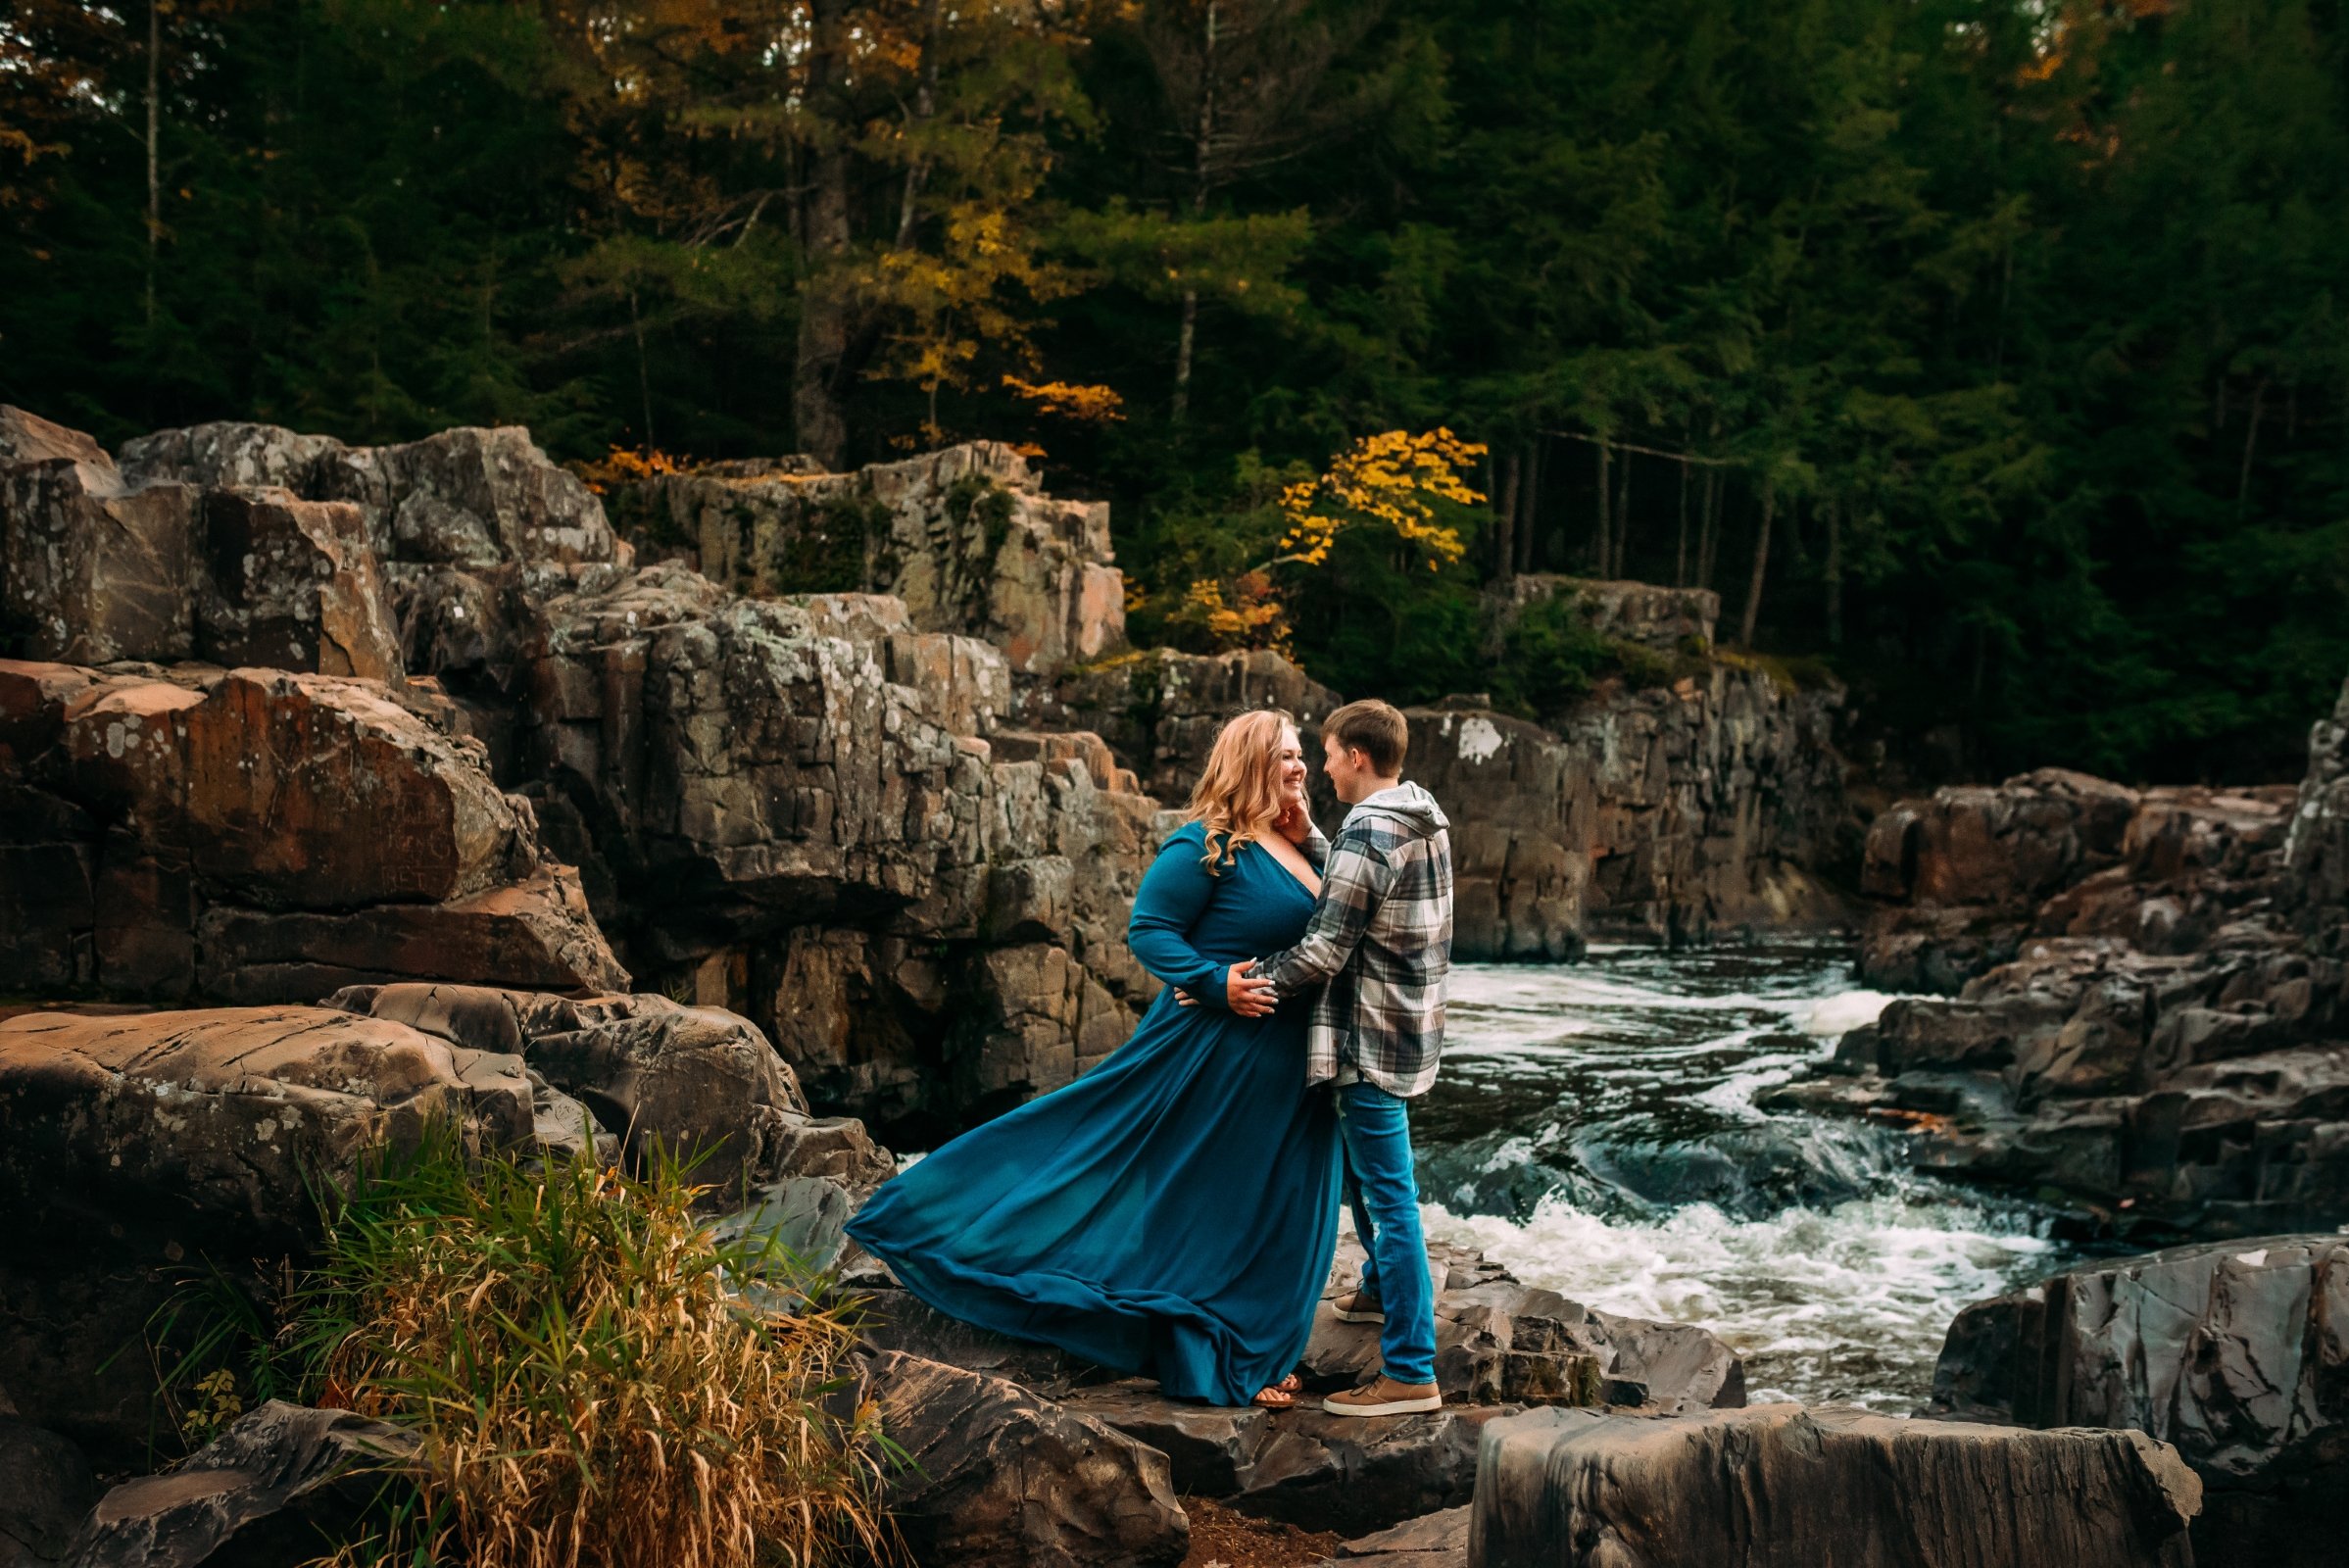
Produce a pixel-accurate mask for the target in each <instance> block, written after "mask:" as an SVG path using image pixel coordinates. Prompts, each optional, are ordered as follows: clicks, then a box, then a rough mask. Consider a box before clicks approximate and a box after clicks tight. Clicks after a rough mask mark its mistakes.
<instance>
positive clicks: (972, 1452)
mask: <svg viewBox="0 0 2349 1568" xmlns="http://www.w3.org/2000/svg"><path fill="white" fill-rule="evenodd" d="M865 1379H866V1387H867V1389H868V1391H869V1392H870V1394H871V1396H872V1397H874V1398H875V1399H877V1400H878V1401H879V1404H880V1409H881V1419H882V1423H883V1427H884V1430H885V1431H887V1433H888V1434H889V1436H890V1439H891V1441H893V1442H894V1443H896V1444H898V1445H899V1446H901V1447H903V1448H904V1449H905V1454H906V1457H907V1458H908V1459H909V1460H910V1461H911V1462H910V1464H908V1465H907V1466H905V1467H904V1468H902V1469H899V1470H897V1471H895V1472H894V1473H893V1474H892V1475H891V1477H890V1478H889V1498H888V1500H889V1506H890V1509H891V1512H892V1514H893V1515H894V1517H895V1518H896V1520H897V1523H898V1528H899V1529H900V1531H901V1532H902V1533H903V1534H904V1537H905V1543H906V1544H907V1545H908V1546H909V1547H910V1548H911V1549H912V1552H913V1555H914V1558H915V1560H916V1561H918V1562H921V1563H924V1564H933V1563H935V1564H942V1565H943V1564H948V1563H953V1564H974V1565H999V1568H1025V1565H1029V1564H1037V1565H1043V1564H1069V1565H1090V1564H1100V1565H1101V1568H1113V1565H1116V1568H1122V1565H1126V1564H1134V1565H1138V1568H1139V1565H1152V1564H1157V1565H1165V1568H1172V1565H1173V1564H1176V1563H1179V1562H1181V1561H1182V1560H1183V1555H1184V1552H1185V1550H1186V1549H1187V1548H1188V1546H1189V1543H1190V1530H1189V1524H1188V1522H1187V1521H1186V1520H1185V1518H1184V1516H1183V1511H1182V1508H1181V1506H1180V1505H1179V1504H1178V1503H1177V1502H1176V1501H1175V1495H1174V1492H1173V1490H1172V1488H1171V1486H1170V1485H1169V1481H1168V1472H1167V1465H1166V1459H1165V1456H1164V1455H1162V1454H1160V1453H1159V1452H1157V1451H1156V1450H1155V1449H1152V1448H1149V1447H1146V1446H1143V1445H1141V1444H1139V1443H1136V1442H1134V1441H1133V1440H1132V1439H1130V1438H1127V1437H1126V1436H1124V1435H1123V1434H1121V1433H1119V1432H1117V1431H1115V1430H1113V1429H1112V1428H1110V1427H1108V1426H1107V1425H1104V1424H1103V1423H1101V1422H1100V1421H1097V1420H1094V1419H1092V1418H1091V1417H1089V1416H1086V1415H1083V1414H1080V1413H1078V1412H1076V1411H1074V1410H1072V1409H1068V1408H1065V1407H1063V1406H1060V1405H1056V1404H1054V1403H1052V1401H1051V1400H1048V1399H1045V1398H1043V1397H1039V1396H1037V1395H1035V1394H1032V1393H1030V1392H1028V1391H1027V1390H1025V1389H1022V1388H1020V1387H1019V1386H1018V1385H1016V1384H1013V1383H1009V1382H1005V1381H1004V1380H1003V1379H1001V1378H993V1377H988V1376H985V1375H983V1374H981V1373H976V1372H969V1371H965V1370H963V1369H962V1368H959V1367H953V1366H948V1365H946V1364H944V1363H942V1362H937V1361H928V1360H924V1359H922V1358H920V1357H918V1356H911V1355H905V1354H901V1353H899V1352H896V1351H891V1350H879V1351H874V1352H871V1353H870V1354H869V1355H868V1356H867V1357H866V1358H865Z"/></svg>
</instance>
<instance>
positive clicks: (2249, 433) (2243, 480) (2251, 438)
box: [2234, 375, 2268, 518]
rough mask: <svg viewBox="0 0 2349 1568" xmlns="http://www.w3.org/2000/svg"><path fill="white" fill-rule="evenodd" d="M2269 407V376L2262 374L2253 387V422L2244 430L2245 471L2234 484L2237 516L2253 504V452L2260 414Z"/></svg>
mask: <svg viewBox="0 0 2349 1568" xmlns="http://www.w3.org/2000/svg"><path fill="white" fill-rule="evenodd" d="M2267 407H2268V378H2267V377H2266V376H2264V375H2263V376H2261V377H2260V378H2259V384H2258V385H2257V386H2255V387H2253V388H2252V389H2251V424H2250V427H2249V428H2248V429H2246V430H2244V432H2243V471H2242V472H2241V473H2240V474H2239V475H2237V476H2236V478H2235V485H2234V515H2235V516H2236V517H2237V518H2240V517H2241V516H2242V515H2243V513H2244V512H2245V510H2246V509H2248V508H2249V506H2250V505H2251V454H2252V451H2253V450H2254V449H2255V448H2257V447H2258V445H2259V417H2260V415H2261V414H2263V413H2264V412H2266V410H2267Z"/></svg>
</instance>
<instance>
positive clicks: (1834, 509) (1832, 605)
mask: <svg viewBox="0 0 2349 1568" xmlns="http://www.w3.org/2000/svg"><path fill="white" fill-rule="evenodd" d="M1827 645H1828V646H1829V647H1830V648H1840V647H1842V646H1843V512H1842V509H1841V508H1840V507H1838V506H1837V505H1836V504H1835V502H1834V501H1832V500H1831V501H1829V502H1828V504H1827Z"/></svg>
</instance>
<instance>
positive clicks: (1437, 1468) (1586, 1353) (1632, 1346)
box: [849, 1242, 1745, 1568]
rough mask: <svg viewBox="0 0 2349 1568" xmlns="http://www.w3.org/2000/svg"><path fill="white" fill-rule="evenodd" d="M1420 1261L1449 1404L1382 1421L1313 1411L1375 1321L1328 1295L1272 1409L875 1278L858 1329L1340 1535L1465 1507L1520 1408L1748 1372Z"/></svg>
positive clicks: (1664, 1327)
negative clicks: (1100, 1362) (1292, 1394)
mask: <svg viewBox="0 0 2349 1568" xmlns="http://www.w3.org/2000/svg"><path fill="white" fill-rule="evenodd" d="M1360 1261H1361V1253H1360V1251H1359V1250H1358V1249H1356V1248H1355V1247H1353V1245H1352V1244H1351V1243H1350V1242H1348V1243H1346V1244H1345V1245H1344V1246H1343V1248H1342V1250H1341V1253H1340V1256H1339V1257H1338V1258H1337V1260H1336V1261H1335V1263H1334V1264H1333V1266H1332V1269H1331V1277H1330V1284H1329V1287H1328V1292H1327V1297H1336V1296H1338V1295H1341V1294H1344V1293H1345V1292H1346V1291H1350V1290H1351V1289H1352V1285H1353V1280H1354V1277H1355V1274H1356V1272H1357V1270H1358V1268H1359V1265H1360ZM1430 1268H1431V1273H1432V1277H1433V1278H1435V1279H1436V1280H1437V1282H1438V1298H1437V1306H1436V1312H1437V1325H1436V1328H1437V1360H1436V1375H1437V1381H1438V1384H1439V1386H1440V1387H1441V1388H1442V1390H1443V1392H1444V1400H1445V1404H1444V1409H1443V1410H1442V1411H1440V1412H1438V1413H1435V1414H1432V1415H1419V1416H1410V1417H1404V1418H1397V1419H1395V1420H1382V1421H1361V1420H1356V1419H1352V1418H1348V1417H1345V1416H1333V1415H1329V1414H1327V1413H1325V1412H1323V1411H1322V1410H1321V1409H1320V1408H1319V1405H1318V1403H1317V1402H1316V1399H1315V1398H1314V1396H1318V1395H1322V1394H1327V1393H1331V1392H1334V1391H1336V1390H1338V1389H1344V1388H1350V1387H1352V1386H1354V1385H1355V1384H1356V1383H1359V1382H1361V1381H1363V1380H1364V1379H1365V1378H1366V1377H1367V1376H1368V1374H1369V1372H1370V1371H1371V1370H1372V1369H1374V1368H1375V1365H1376V1362H1377V1348H1378V1331H1377V1329H1376V1328H1375V1327H1371V1326H1367V1325H1358V1324H1346V1323H1341V1322H1339V1321H1338V1320H1337V1318H1336V1316H1335V1315H1334V1314H1333V1313H1332V1312H1331V1311H1330V1309H1329V1305H1328V1299H1327V1298H1325V1300H1324V1303H1323V1306H1322V1309H1321V1310H1320V1312H1319V1313H1318V1315H1317V1316H1316V1318H1315V1320H1314V1325H1313V1335H1312V1340H1311V1343H1310V1344H1309V1345H1308V1346H1307V1348H1306V1350H1305V1355H1304V1358H1303V1361H1302V1363H1301V1365H1300V1368H1299V1370H1300V1371H1301V1372H1302V1373H1303V1375H1304V1377H1305V1380H1306V1387H1307V1390H1308V1397H1307V1398H1306V1399H1305V1400H1304V1401H1303V1402H1302V1403H1301V1404H1300V1406H1299V1407H1298V1408H1296V1409H1293V1410H1284V1411H1273V1410H1264V1409H1259V1408H1256V1407H1254V1406H1240V1407H1237V1408H1218V1407H1213V1406H1207V1405H1201V1404H1197V1403H1192V1402H1189V1401H1185V1400H1177V1399H1170V1398H1168V1397H1165V1396H1163V1395H1161V1394H1160V1393H1159V1392H1158V1389H1157V1385H1156V1384H1154V1383H1151V1382H1150V1381H1149V1380H1147V1379H1137V1378H1119V1377H1117V1376H1115V1375H1114V1374H1111V1373H1108V1372H1104V1371H1102V1370H1101V1369H1100V1368H1098V1367H1093V1366H1090V1365H1088V1364H1086V1363H1084V1362H1082V1361H1079V1360H1077V1359H1076V1358H1074V1357H1072V1356H1070V1355H1068V1354H1067V1353H1065V1352H1063V1351H1061V1350H1057V1349H1054V1348H1051V1347H1049V1346H1040V1345H1031V1344H1027V1343H1025V1342H1022V1341H1018V1340H1012V1339H1007V1338H1005V1337H1004V1336H1002V1335H998V1334H992V1333H989V1332H987V1331H986V1330H983V1329H975V1328H972V1327H970V1326H969V1325H967V1324H962V1323H957V1322H955V1321H954V1320H953V1319H951V1318H947V1317H944V1316H942V1315H940V1314H939V1313H937V1312H935V1311H932V1310H931V1309H930V1308H929V1307H927V1306H924V1305H923V1304H922V1303H921V1302H920V1301H918V1300H916V1299H913V1298H912V1297H911V1296H909V1295H907V1294H906V1293H905V1292H904V1291H901V1290H897V1289H894V1288H891V1287H889V1286H887V1285H883V1286H881V1287H880V1288H878V1289H874V1290H872V1291H870V1293H869V1295H868V1297H867V1304H866V1308H865V1327H864V1331H863V1332H864V1336H865V1339H866V1341H867V1343H868V1344H871V1345H872V1346H874V1347H875V1348H880V1349H886V1350H890V1351H893V1352H897V1353H902V1354H906V1355H911V1356H919V1357H922V1358H924V1359H926V1360H930V1361H937V1362H943V1363H946V1364H949V1365H953V1366H957V1367H960V1368H962V1369H964V1370H966V1371H969V1372H971V1373H974V1374H976V1375H979V1376H983V1377H987V1378H1000V1379H1003V1380H1007V1381H1008V1382H1010V1383H1013V1384H1016V1385H1018V1386H1019V1387H1021V1388H1023V1389H1025V1390H1027V1391H1029V1392H1030V1393H1032V1394H1033V1395H1035V1396H1036V1397H1042V1398H1050V1399H1052V1400H1055V1401H1057V1402H1058V1403H1059V1404H1060V1405H1061V1406H1062V1407H1064V1408H1065V1409H1067V1410H1069V1411H1072V1412H1078V1413H1081V1414H1083V1415H1084V1416H1086V1417H1087V1418H1089V1419H1092V1420H1096V1421H1099V1422H1101V1423H1102V1424H1104V1425H1106V1426H1109V1427H1111V1428H1114V1429H1115V1430H1117V1431H1119V1432H1122V1433H1124V1434H1125V1435H1126V1436H1127V1437H1129V1438H1132V1439H1133V1440H1135V1441H1136V1442H1138V1443H1142V1444H1145V1445H1148V1446H1150V1448H1152V1449H1155V1450H1157V1451H1158V1452H1159V1453H1162V1454H1164V1455H1165V1456H1166V1459H1167V1462H1168V1464H1169V1465H1170V1466H1171V1475H1172V1482H1173V1486H1174V1488H1175V1490H1176V1491H1177V1492H1178V1493H1180V1494H1183V1495H1196V1496H1205V1497H1215V1498H1220V1499H1224V1500H1226V1501H1228V1502H1229V1503H1230V1504H1231V1505H1232V1506H1233V1507H1235V1508H1238V1509H1241V1510H1243V1511H1245V1512H1248V1513H1250V1514H1254V1515H1256V1516H1258V1517H1261V1518H1267V1519H1275V1520H1281V1521H1285V1522H1287V1523H1291V1524H1295V1525H1297V1526H1299V1527H1301V1528H1304V1529H1307V1530H1335V1531H1339V1532H1341V1533H1344V1534H1348V1535H1355V1534H1360V1533H1363V1532H1366V1531H1375V1530H1384V1529H1387V1528H1389V1527H1391V1526H1395V1525H1397V1524H1399V1523H1400V1522H1402V1521H1404V1520H1407V1519H1411V1518H1414V1517H1416V1516H1419V1515H1422V1514H1427V1513H1430V1512H1433V1511H1435V1510H1439V1509H1444V1508H1452V1507H1457V1506H1459V1505H1461V1504H1464V1503H1466V1502H1467V1501H1468V1499H1469V1495H1470V1493H1471V1490H1472V1488H1473V1484H1474V1480H1475V1471H1476V1452H1477V1439H1478V1434H1479V1433H1480V1432H1481V1431H1483V1429H1484V1427H1485V1425H1486V1424H1487V1423H1488V1422H1490V1421H1493V1420H1494V1419H1496V1418H1497V1417H1498V1416H1500V1415H1501V1414H1503V1413H1506V1412H1509V1411H1514V1410H1519V1409H1523V1408H1525V1407H1526V1406H1527V1405H1528V1404H1538V1403H1589V1404H1598V1403H1602V1402H1603V1403H1606V1404H1609V1405H1612V1406H1614V1407H1617V1408H1621V1409H1638V1410H1641V1411H1647V1412H1663V1411H1673V1412H1678V1411H1687V1410H1703V1409H1708V1408H1712V1407H1715V1406H1727V1405H1736V1404H1741V1403H1742V1402H1743V1400H1744V1388H1745V1382H1744V1369H1743V1367H1742V1366H1741V1365H1740V1363H1739V1362H1738V1360H1737V1356H1736V1354H1735V1353H1734V1352H1732V1351H1731V1350H1730V1349H1729V1348H1728V1347H1727V1346H1725V1345H1723V1344H1722V1343H1721V1341H1719V1340H1718V1339H1716V1338H1715V1337H1714V1336H1712V1335H1711V1334H1709V1333H1707V1332H1706V1331H1704V1330H1703V1329H1701V1328H1696V1327H1693V1326H1690V1325H1683V1324H1667V1323H1650V1322H1645V1321H1643V1320H1639V1319H1633V1318H1622V1317H1616V1316H1614V1315H1612V1314H1609V1313H1601V1312H1593V1311H1590V1310H1589V1309H1587V1308H1585V1307H1583V1306H1581V1305H1579V1304H1577V1303H1575V1302H1572V1301H1568V1300H1565V1299H1562V1298H1560V1297H1558V1296H1557V1295H1556V1294H1555V1293H1554V1292H1549V1291H1543V1290H1538V1289H1534V1288H1531V1287H1527V1286H1524V1285H1521V1284H1519V1283H1518V1282H1517V1281H1515V1280H1514V1279H1512V1278H1511V1277H1510V1276H1509V1274H1508V1272H1507V1271H1506V1270H1505V1269H1502V1268H1501V1267H1499V1266H1498V1265H1497V1264H1494V1263H1492V1262H1489V1261H1488V1260H1486V1259H1485V1258H1483V1257H1481V1256H1479V1255H1477V1254H1475V1253H1472V1252H1464V1251H1460V1250H1455V1249H1451V1248H1448V1247H1444V1246H1441V1245H1440V1246H1438V1247H1435V1248H1432V1249H1431V1250H1430ZM868 1269H869V1270H872V1271H873V1274H872V1275H868V1274H866V1273H865V1270H868ZM874 1276H877V1277H880V1278H883V1279H885V1278H886V1275H885V1274H884V1273H880V1271H878V1268H877V1265H873V1264H871V1262H870V1260H869V1259H867V1260H865V1261H864V1263H863V1264H861V1265H852V1267H851V1269H850V1273H849V1277H850V1279H851V1281H852V1282H856V1283H861V1282H862V1281H863V1280H864V1279H866V1278H870V1277H874ZM1397 1549H1399V1548H1397ZM1428 1568H1433V1565H1428Z"/></svg>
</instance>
